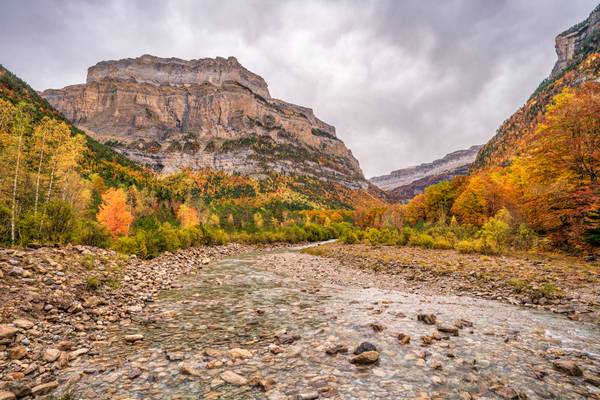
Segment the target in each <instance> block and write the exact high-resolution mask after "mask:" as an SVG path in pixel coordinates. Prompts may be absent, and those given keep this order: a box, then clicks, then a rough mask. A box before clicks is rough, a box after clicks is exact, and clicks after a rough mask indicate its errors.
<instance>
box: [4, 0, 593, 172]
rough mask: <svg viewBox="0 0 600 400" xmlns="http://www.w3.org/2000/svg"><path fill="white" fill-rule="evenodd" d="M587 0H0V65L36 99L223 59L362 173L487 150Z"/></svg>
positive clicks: (542, 74)
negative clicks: (162, 61)
mask: <svg viewBox="0 0 600 400" xmlns="http://www.w3.org/2000/svg"><path fill="white" fill-rule="evenodd" d="M595 5H596V2H595V0H570V1H568V2H566V1H563V0H522V1H515V0H510V1H509V0H497V1H493V2H491V1H486V2H483V1H478V0H444V1H436V0H420V1H413V0H403V1H396V0H387V1H386V0H379V1H375V0H373V1H359V0H356V1H321V2H318V1H285V2H282V1H275V0H273V1H270V0H264V1H261V0H250V1H234V0H220V1H194V0H171V1H167V0H163V1H158V0H138V1H117V0H112V1H110V0H107V1H100V0H89V1H75V0H47V1H34V0H20V1H18V2H16V1H14V2H11V1H3V2H0V35H1V37H2V38H3V40H2V41H1V42H0V54H2V55H3V57H2V58H3V59H2V60H1V62H2V63H3V64H4V65H5V66H6V67H7V68H9V69H11V70H12V71H13V72H15V73H16V74H17V75H19V76H20V77H21V78H23V79H25V80H26V81H28V82H29V83H30V84H31V85H32V86H33V87H34V88H36V89H46V88H49V87H53V88H56V87H63V86H66V85H69V84H75V83H81V82H83V81H84V80H85V74H86V70H87V68H88V67H89V66H91V65H93V64H95V63H96V62H98V61H101V60H107V59H119V58H126V57H136V56H139V55H142V54H147V53H148V54H154V55H157V56H163V57H180V58H188V59H189V58H203V57H215V56H229V55H233V56H236V57H237V58H238V60H239V61H240V62H241V63H242V64H243V65H244V66H246V67H247V68H248V69H250V70H252V71H254V72H256V73H258V74H259V75H261V76H263V77H264V78H265V80H266V81H267V83H268V84H269V89H270V91H271V94H272V95H273V96H274V97H278V98H281V99H283V100H286V101H290V102H293V103H296V104H301V105H305V106H309V107H311V108H313V109H314V111H315V113H316V115H317V116H319V117H320V118H321V119H323V120H324V121H326V122H328V123H331V124H333V125H335V126H336V128H337V132H338V136H339V137H340V138H341V139H342V140H344V141H345V142H346V144H347V145H348V146H349V147H350V148H351V149H352V151H353V153H354V155H355V156H356V157H357V158H358V159H359V161H360V163H361V166H362V167H363V170H364V171H365V175H366V176H373V175H378V174H383V173H387V172H389V171H391V170H393V169H397V168H401V167H405V166H408V165H411V164H416V163H420V162H427V161H431V160H433V159H435V158H438V157H440V156H442V155H444V154H446V153H448V152H450V151H453V150H457V149H460V148H466V147H469V146H470V145H472V144H480V143H484V142H486V141H487V140H488V139H489V138H490V137H491V136H492V135H493V134H494V132H495V130H496V128H497V127H498V126H499V124H500V123H501V122H502V121H503V120H504V119H506V118H507V117H508V116H509V115H510V114H511V113H512V112H514V111H515V110H516V109H517V108H518V107H519V106H520V105H521V104H522V103H523V102H524V101H525V100H526V99H527V97H528V96H529V94H530V93H531V92H532V91H533V90H534V89H535V87H536V86H537V85H538V83H539V82H540V81H541V80H542V79H543V78H544V77H545V76H547V75H548V73H549V72H550V70H551V68H552V65H553V64H554V61H555V54H554V37H555V36H556V35H557V34H558V33H559V32H561V31H562V30H564V29H566V28H568V27H569V26H571V25H573V24H575V23H576V22H579V21H580V20H583V19H584V18H586V17H587V15H588V14H589V12H591V10H592V9H593V8H594V6H595Z"/></svg>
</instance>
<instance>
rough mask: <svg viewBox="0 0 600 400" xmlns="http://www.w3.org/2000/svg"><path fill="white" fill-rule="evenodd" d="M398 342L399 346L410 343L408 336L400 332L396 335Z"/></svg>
mask: <svg viewBox="0 0 600 400" xmlns="http://www.w3.org/2000/svg"><path fill="white" fill-rule="evenodd" d="M398 341H399V342H400V344H403V345H407V344H409V343H410V336H409V335H407V334H406V333H402V332H400V333H398Z"/></svg>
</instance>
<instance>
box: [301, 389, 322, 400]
mask: <svg viewBox="0 0 600 400" xmlns="http://www.w3.org/2000/svg"><path fill="white" fill-rule="evenodd" d="M318 398H319V392H315V391H312V392H304V393H300V394H299V395H298V400H315V399H318Z"/></svg>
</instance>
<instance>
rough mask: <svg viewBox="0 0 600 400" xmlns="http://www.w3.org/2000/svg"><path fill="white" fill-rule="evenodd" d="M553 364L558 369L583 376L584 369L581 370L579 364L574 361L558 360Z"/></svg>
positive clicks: (572, 374) (568, 373)
mask: <svg viewBox="0 0 600 400" xmlns="http://www.w3.org/2000/svg"><path fill="white" fill-rule="evenodd" d="M552 365H553V366H554V369H556V370H557V371H560V372H563V373H565V374H567V375H571V376H582V375H583V371H582V370H581V368H579V366H578V365H577V364H576V363H575V362H574V361H570V360H558V361H554V362H553V363H552Z"/></svg>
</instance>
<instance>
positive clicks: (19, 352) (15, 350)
mask: <svg viewBox="0 0 600 400" xmlns="http://www.w3.org/2000/svg"><path fill="white" fill-rule="evenodd" d="M27 353H28V351H27V348H25V347H24V346H15V347H11V348H10V349H8V357H9V358H10V359H11V360H20V359H22V358H25V356H27Z"/></svg>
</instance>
